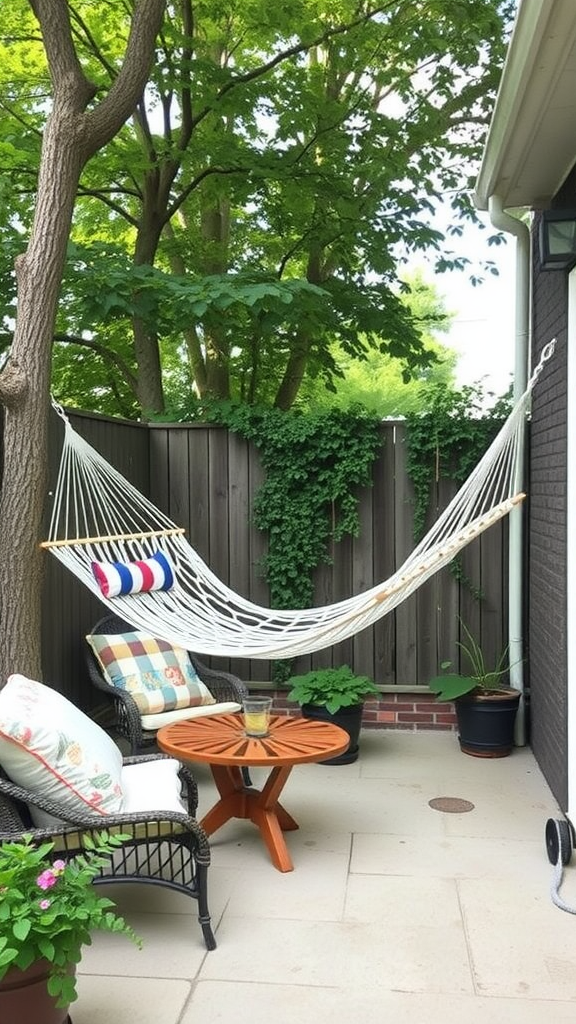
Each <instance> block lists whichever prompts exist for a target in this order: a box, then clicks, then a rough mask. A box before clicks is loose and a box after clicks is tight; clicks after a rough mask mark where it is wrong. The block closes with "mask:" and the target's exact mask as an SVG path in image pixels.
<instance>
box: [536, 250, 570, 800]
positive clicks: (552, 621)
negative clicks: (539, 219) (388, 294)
mask: <svg viewBox="0 0 576 1024" xmlns="http://www.w3.org/2000/svg"><path fill="white" fill-rule="evenodd" d="M534 237H535V238H536V237H537V232H535V233H534ZM536 250H537V247H536V246H535V252H534V279H533V280H534V292H533V317H534V320H533V363H534V365H536V363H537V362H538V359H539V358H540V353H541V350H542V347H543V346H544V345H545V344H546V342H547V341H549V340H550V338H552V337H556V338H557V339H558V340H557V345H556V351H555V353H554V356H553V358H552V360H551V361H550V362H549V363H547V364H546V368H545V371H544V372H543V374H542V375H541V377H540V379H539V381H538V383H537V385H536V387H535V389H534V393H533V405H532V426H531V433H530V436H531V443H530V471H529V491H528V494H529V529H528V556H527V557H528V659H527V662H528V678H529V686H530V726H531V733H530V742H531V745H532V748H533V750H534V754H535V756H536V758H537V760H538V763H539V765H540V767H541V769H542V771H543V773H544V775H545V777H546V780H547V782H548V784H549V786H550V788H551V790H552V792H553V793H554V796H555V797H556V799H557V800H558V802H559V804H560V806H561V807H562V809H563V810H566V809H567V790H568V786H567V726H566V722H567V715H566V710H567V656H566V444H567V434H566V414H567V388H566V371H567V362H566V355H567V353H566V338H567V297H568V291H567V275H566V274H565V273H564V272H562V271H548V272H541V271H540V269H539V262H538V253H537V251H536Z"/></svg>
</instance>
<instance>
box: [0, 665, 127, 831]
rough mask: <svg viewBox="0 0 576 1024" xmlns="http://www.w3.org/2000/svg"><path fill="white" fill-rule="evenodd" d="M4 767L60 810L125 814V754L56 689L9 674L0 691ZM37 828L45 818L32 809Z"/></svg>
mask: <svg viewBox="0 0 576 1024" xmlns="http://www.w3.org/2000/svg"><path fill="white" fill-rule="evenodd" d="M0 763H1V764H2V767H3V768H4V770H5V772H6V774H7V775H8V776H9V777H10V778H11V779H12V781H13V782H15V783H17V784H18V785H21V786H24V787H25V788H26V789H29V790H31V791H32V792H34V793H36V794H38V795H41V796H44V797H48V798H50V799H52V800H55V801H56V802H57V803H59V804H60V806H61V807H62V809H63V810H64V809H66V810H69V811H70V812H71V813H72V814H74V812H78V811H80V812H82V813H84V814H99V815H102V816H104V815H106V814H111V813H113V812H116V811H120V810H121V809H122V801H123V794H122V786H121V772H122V754H121V752H120V750H119V749H118V747H117V746H116V744H115V743H114V741H113V740H112V739H111V738H110V737H109V736H108V735H107V733H105V732H104V730H103V729H101V728H100V726H99V725H97V724H96V722H93V721H92V719H91V718H89V717H88V715H85V714H84V712H83V711H80V710H79V708H77V707H75V705H74V704H72V703H71V702H70V701H69V700H67V699H66V697H63V696H62V694H61V693H58V692H57V690H53V689H52V688H51V687H49V686H45V685H44V684H43V683H39V682H36V681H35V680H33V679H27V678H26V677H25V676H22V675H18V674H16V675H11V676H9V678H8V681H7V682H6V685H5V686H4V687H3V688H2V689H1V690H0ZM30 812H31V814H32V818H33V820H34V822H35V823H36V824H43V823H44V820H45V814H43V812H42V811H35V809H34V807H33V806H31V807H30Z"/></svg>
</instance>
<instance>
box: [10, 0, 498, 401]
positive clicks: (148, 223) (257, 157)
mask: <svg viewBox="0 0 576 1024" xmlns="http://www.w3.org/2000/svg"><path fill="white" fill-rule="evenodd" d="M67 6H68V8H69V11H70V16H71V20H72V25H73V30H74V39H75V45H76V47H77V51H78V55H79V59H80V61H81V63H82V66H83V67H84V68H85V69H86V73H87V75H88V76H89V77H90V79H91V80H92V81H93V82H94V83H95V88H96V95H98V94H103V93H105V92H106V90H108V89H109V88H110V85H111V84H113V83H114V81H115V80H116V78H117V75H118V71H119V68H120V67H121V57H122V54H123V52H124V48H125V44H126V39H127V37H128V30H129V13H128V8H126V9H124V8H120V9H119V8H118V7H117V6H116V5H107V4H104V3H98V2H94V0H76V2H74V3H69V4H68V5H67ZM513 6H514V5H513V4H512V3H504V2H500V0H459V2H454V3H450V4H446V3H445V2H444V0H414V2H411V3H409V4H408V3H406V2H404V0H390V2H385V3H377V2H375V3H370V2H363V3H361V4H358V3H356V0H354V2H352V0H330V2H328V0H289V2H288V0H280V2H279V3H276V4H262V2H261V0H225V2H224V3H218V4H217V3H215V2H214V0H205V2H200V3H194V2H192V0H182V2H181V3H180V4H179V5H177V6H176V7H170V9H169V16H168V17H166V18H165V21H164V24H163V28H162V32H161V34H160V36H159V37H158V40H157V47H156V56H155V61H154V66H153V70H152V72H151V76H150V80H149V82H148V85H147V87H146V90H145V91H144V92H143V94H142V96H141V98H140V100H139V102H138V104H137V106H136V108H135V111H134V114H133V116H132V118H131V119H130V120H129V121H127V122H126V123H125V124H124V126H123V128H122V129H121V131H120V132H119V133H118V134H117V135H116V136H115V138H114V139H113V140H112V141H110V142H109V143H108V144H107V145H105V146H104V147H103V148H102V149H101V151H100V152H99V154H98V155H97V157H96V158H95V159H93V160H92V161H91V162H90V163H89V164H87V165H86V167H85V168H84V170H83V173H82V177H81V180H80V184H79V190H78V196H77V201H76V206H75V211H74V221H73V228H72V242H73V244H72V245H71V247H70V251H69V257H68V262H67V267H66V275H65V280H64V285H63V289H62V294H61V301H60V306H59V313H58V322H57V325H56V338H57V341H58V344H57V348H56V354H55V362H54V366H55V374H54V381H53V387H54V390H55V391H56V393H57V394H58V395H59V397H61V398H63V399H65V400H66V401H69V402H72V403H74V402H75V403H77V404H81V405H89V406H91V407H92V408H109V407H110V406H113V407H114V408H116V409H117V410H118V411H121V412H123V413H124V414H125V415H139V414H140V413H141V412H142V411H144V412H145V413H150V412H161V411H162V410H163V409H164V408H165V404H166V395H165V392H166V394H168V395H169V394H170V392H171V390H172V389H173V388H176V389H178V390H179V391H182V390H187V391H192V390H194V391H196V392H197V393H198V394H199V395H201V396H204V395H207V396H209V395H212V396H215V397H220V398H227V397H233V398H240V399H241V400H243V401H247V402H250V403H252V402H260V401H263V400H264V401H267V402H271V403H273V404H276V405H277V406H278V407H280V408H288V407H290V406H291V405H292V404H293V402H294V401H295V399H296V397H297V395H298V393H299V390H300V388H301V386H302V384H303V381H305V380H306V379H307V378H312V379H323V380H324V381H325V382H326V383H328V385H330V384H331V382H332V381H333V379H334V375H335V373H337V367H336V366H335V363H334V353H335V352H337V353H339V354H341V358H342V359H345V360H356V359H362V358H366V356H367V354H368V352H369V351H370V349H374V350H375V351H380V350H381V349H382V344H383V339H385V351H386V352H388V353H389V354H390V355H392V356H395V357H400V358H401V359H402V360H403V361H404V369H405V371H406V372H415V373H418V372H420V371H421V370H422V369H423V368H424V367H425V366H426V365H428V363H429V361H430V352H429V350H428V349H427V346H426V345H425V343H424V342H423V340H422V336H421V331H420V325H419V324H418V321H417V318H415V317H413V316H412V315H411V313H410V310H409V308H408V307H407V306H406V305H404V304H403V303H402V302H401V301H400V296H399V292H398V275H399V269H401V260H402V259H403V258H405V257H406V258H407V257H409V256H410V254H411V253H413V252H414V251H416V250H419V249H422V248H426V247H427V248H432V249H435V250H436V251H437V253H438V266H439V268H440V269H442V268H447V267H452V266H455V265H462V263H463V262H464V261H462V260H459V259H457V258H456V257H455V256H453V255H452V254H451V253H450V249H449V244H448V241H447V239H445V238H444V236H443V235H442V233H441V232H439V231H438V230H435V229H433V228H432V227H431V226H430V219H431V215H432V214H433V211H434V208H435V205H436V204H437V202H438V201H439V200H440V199H441V198H442V199H443V198H444V197H445V196H446V195H447V194H450V195H451V196H452V204H453V208H454V215H455V218H457V217H459V216H461V215H466V214H468V215H471V210H470V206H469V204H468V198H467V194H468V189H469V186H470V184H471V178H472V177H473V175H474V160H475V159H476V158H477V157H478V155H479V153H480V150H481V146H482V142H483V139H484V134H485V128H486V123H487V119H488V116H489V111H490V108H491V105H492V101H493V97H494V90H495V88H496V84H497V80H498V76H499V70H500V67H501V62H502V59H503V53H504V46H505V26H506V24H507V20H508V18H509V16H510V13H511V9H512V8H513ZM1 31H2V35H3V36H4V44H5V45H4V53H5V60H4V62H3V66H2V68H0V97H2V98H1V99H0V152H2V155H3V157H4V167H5V168H6V169H7V172H8V173H6V174H5V175H4V176H3V180H2V201H3V204H4V208H5V211H6V216H5V217H4V218H3V226H2V227H1V228H0V231H1V232H2V242H3V246H2V257H1V258H0V260H1V262H0V290H1V293H2V295H3V300H4V309H5V310H6V311H7V313H6V317H5V322H4V327H5V336H6V338H8V337H9V335H10V331H11V320H10V311H11V309H12V303H13V299H14V281H13V277H12V257H13V254H14V253H15V252H18V251H21V250H22V248H23V247H24V238H25V237H26V231H27V230H28V228H29V226H30V224H31V218H32V212H33V208H34V200H35V177H36V171H37V166H38V159H39V151H40V144H41V139H42V135H43V131H44V126H45V119H46V115H47V113H48V111H49V109H50V105H49V102H48V101H47V96H48V94H49V76H48V72H47V67H46V61H45V58H44V53H43V49H42V46H41V39H40V36H39V33H38V31H37V29H36V28H35V27H34V25H33V23H32V22H31V20H30V14H29V9H28V4H27V3H25V0H15V2H14V3H13V4H12V5H11V6H10V8H9V10H8V11H6V12H4V15H3V27H2V30H1ZM399 252H400V253H401V254H404V255H403V256H402V255H399ZM399 261H400V266H399ZM383 324H385V330H383V326H382V325H383ZM335 346H337V347H336V348H335ZM339 358H340V356H339Z"/></svg>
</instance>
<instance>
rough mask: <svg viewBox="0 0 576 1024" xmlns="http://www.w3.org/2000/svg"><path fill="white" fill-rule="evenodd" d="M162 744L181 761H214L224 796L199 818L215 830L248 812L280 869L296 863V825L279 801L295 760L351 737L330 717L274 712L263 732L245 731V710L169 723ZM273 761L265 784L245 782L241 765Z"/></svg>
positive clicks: (343, 745) (324, 754) (339, 746)
mask: <svg viewBox="0 0 576 1024" xmlns="http://www.w3.org/2000/svg"><path fill="white" fill-rule="evenodd" d="M157 743H158V746H159V747H160V750H163V751H164V752H165V753H166V754H170V755H171V756H172V757H175V758H177V760H179V761H202V762H206V763H207V764H209V765H210V768H211V771H212V775H213V777H214V782H215V783H216V786H217V788H218V792H219V794H220V799H219V800H218V802H217V803H216V804H215V805H214V807H212V809H211V810H210V811H208V813H207V814H206V815H205V816H204V818H202V821H201V822H200V824H201V825H202V828H203V829H204V830H205V832H206V833H207V835H209V836H210V835H212V834H213V833H214V832H215V831H216V829H218V828H220V827H221V826H222V825H223V824H224V823H225V822H226V821H229V819H230V818H249V819H250V821H253V822H254V824H255V825H257V826H258V828H259V829H260V833H261V835H262V838H263V839H264V842H265V843H266V846H267V847H268V850H269V853H270V857H271V859H272V863H273V864H274V866H275V867H276V868H278V870H279V871H292V870H293V867H294V866H293V864H292V859H291V857H290V854H289V852H288V847H287V846H286V842H285V840H284V836H283V834H282V833H283V832H289V831H291V830H293V829H297V828H298V824H297V823H296V822H295V821H294V818H293V817H292V816H291V815H290V814H288V811H286V810H285V809H284V807H283V806H282V804H281V803H280V802H279V797H280V793H281V792H282V790H283V789H284V786H285V785H286V781H287V779H288V776H289V775H290V772H291V771H292V768H293V767H294V765H295V764H305V763H306V762H310V761H324V760H326V759H327V758H330V757H337V756H338V754H342V753H344V751H345V750H347V748H348V745H349V743H350V737H349V735H348V733H347V732H345V731H344V729H340V728H339V727H338V726H337V725H332V724H331V723H330V722H318V721H315V720H313V719H310V718H288V717H287V716H283V717H280V716H272V718H271V719H270V731H269V733H268V735H267V736H265V737H263V738H255V737H252V736H246V735H245V734H244V722H243V718H242V715H241V714H240V715H214V717H211V716H209V715H208V716H206V717H202V718H196V719H191V720H190V721H187V722H177V723H176V724H175V725H165V726H164V727H163V728H162V729H160V730H159V731H158V734H157ZM243 766H251V767H254V768H262V767H271V768H272V771H271V772H270V774H269V776H268V778H267V780H266V783H265V785H264V787H263V789H262V790H257V789H253V788H252V787H249V788H247V787H246V786H245V785H244V782H243V779H242V773H241V771H240V769H241V768H242V767H243Z"/></svg>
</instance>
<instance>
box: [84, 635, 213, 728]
mask: <svg viewBox="0 0 576 1024" xmlns="http://www.w3.org/2000/svg"><path fill="white" fill-rule="evenodd" d="M86 640H87V641H88V643H89V644H90V647H91V648H92V650H93V651H94V654H95V655H96V658H97V659H98V662H99V664H100V667H101V668H102V671H103V672H104V675H105V676H106V678H107V680H108V682H109V683H111V685H112V686H115V687H121V688H123V689H125V690H128V692H129V693H130V694H131V695H132V697H133V698H134V700H135V702H136V705H137V707H138V710H139V711H140V713H141V714H143V715H155V714H161V713H163V712H165V711H176V710H178V709H180V708H194V707H203V706H205V705H208V704H214V703H215V699H214V697H213V696H212V694H211V693H210V690H209V689H208V687H207V686H206V685H205V684H204V683H203V682H202V680H201V679H200V678H199V677H198V675H197V674H196V672H195V670H194V667H193V665H192V662H191V661H190V659H189V657H188V653H187V652H186V651H185V650H184V648H183V647H174V646H172V644H169V643H167V642H166V641H165V640H156V639H155V638H154V637H151V636H148V634H147V633H140V632H133V633H120V634H111V635H107V634H104V633H102V634H94V635H92V636H87V637H86Z"/></svg>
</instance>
